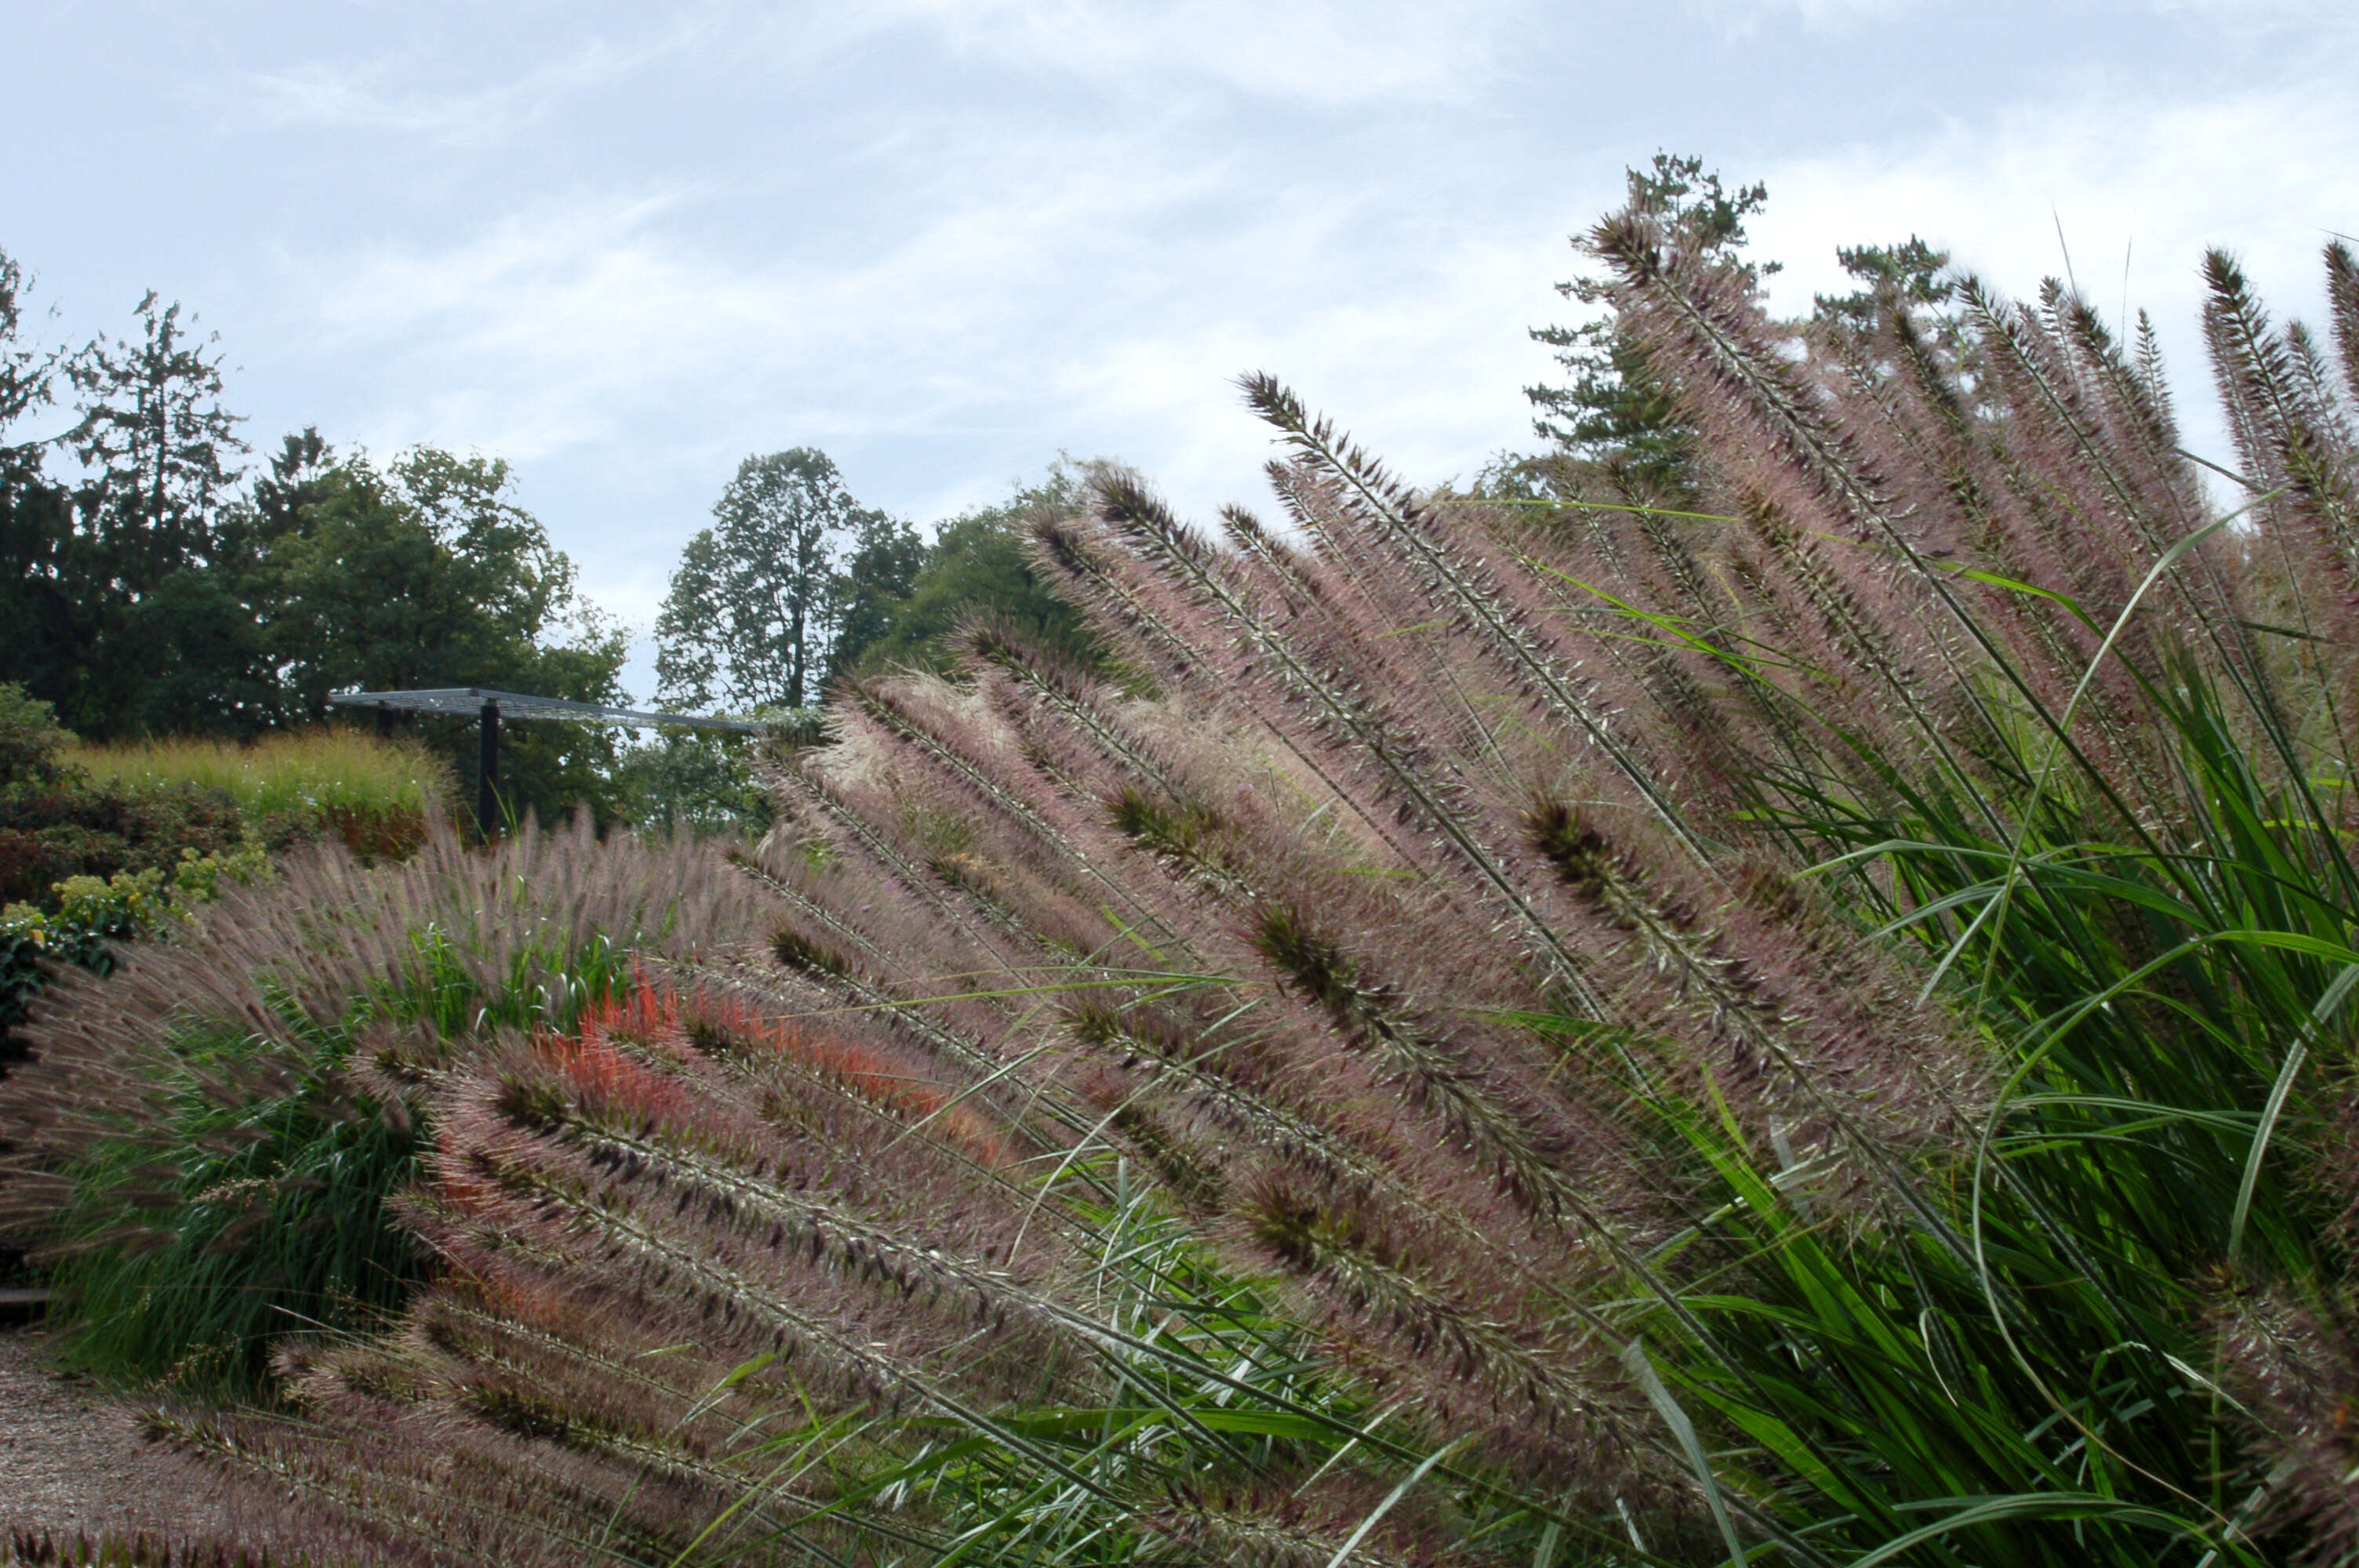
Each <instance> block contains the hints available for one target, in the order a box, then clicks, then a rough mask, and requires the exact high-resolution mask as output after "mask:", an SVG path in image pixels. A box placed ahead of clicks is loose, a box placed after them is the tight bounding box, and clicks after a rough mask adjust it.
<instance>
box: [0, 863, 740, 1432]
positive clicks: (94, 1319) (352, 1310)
mask: <svg viewBox="0 0 2359 1568" xmlns="http://www.w3.org/2000/svg"><path fill="white" fill-rule="evenodd" d="M716 881H717V879H715V878H714V877H713V876H712V873H711V871H710V869H709V868H707V867H705V866H703V865H702V863H701V861H700V860H697V859H696V858H695V857H693V856H692V855H690V854H689V853H686V852H683V851H676V850H670V849H663V848H660V847H656V846H642V845H639V844H636V843H635V842H632V841H630V840H627V839H617V840H615V841H614V843H613V844H611V845H602V844H600V843H599V842H598V840H597V838H596V837H595V835H594V833H592V830H591V827H590V826H589V824H588V822H587V821H586V820H584V821H582V822H580V823H577V824H576V825H574V826H573V827H571V828H568V829H566V830H564V831H562V832H560V833H557V834H542V833H539V832H537V831H531V830H527V831H526V832H524V833H522V834H519V835H517V836H516V838H512V839H510V840H508V841H506V842H505V843H503V844H502V845H500V846H499V847H498V848H497V849H495V850H493V851H490V852H476V851H473V850H471V849H468V848H467V847H466V846H465V845H464V844H462V841H461V840H460V839H459V838H457V837H456V835H455V834H454V832H453V831H452V830H451V828H450V827H447V826H443V825H439V824H438V826H437V827H436V828H435V830H434V832H433V834H432V836H431V837H430V838H429V839H428V841H427V842H426V844H425V845H424V846H423V847H422V849H420V850H419V853H417V854H416V855H415V856H413V857H412V858H411V859H410V860H408V861H406V862H403V863H400V864H397V865H390V866H381V867H379V868H376V869H375V870H371V869H368V868H365V867H363V866H361V865H360V864H358V863H357V862H356V861H355V860H353V857H352V856H351V855H350V854H349V853H347V852H345V851H344V850H343V849H342V848H341V846H337V845H333V844H328V845H319V846H314V847H312V848H311V849H308V850H304V851H299V852H298V853H297V854H296V855H295V856H294V857H292V858H291V859H290V860H288V862H287V863H286V864H285V866H284V867H283V868H282V871H281V874H279V875H278V876H277V877H274V878H272V879H270V880H268V881H260V882H257V883H255V884H254V885H251V886H233V887H227V888H225V889H224V890H223V896H222V898H221V900H220V901H219V902H218V903H212V904H210V905H207V906H205V907H203V908H202V909H201V910H199V911H197V912H196V913H195V914H193V915H192V916H190V917H189V919H188V921H187V923H186V924H185V925H183V926H182V928H180V929H178V930H176V931H175V932H174V933H173V935H172V938H171V940H169V941H168V942H162V943H155V944H141V945H139V946H135V947H130V948H126V949H124V950H122V951H120V952H118V953H117V955H116V966H117V972H116V973H115V974H114V975H113V976H112V977H111V978H108V979H103V980H102V979H99V978H98V977H96V976H93V975H89V974H82V973H71V972H70V973H69V974H68V975H67V976H66V977H65V978H63V979H60V982H59V983H58V985H57V986H56V987H54V988H53V989H52V991H51V992H50V994H49V996H48V997H46V998H44V999H43V1000H41V1001H39V1002H38V1003H37V1004H36V1012H37V1017H38V1023H37V1025H36V1027H34V1028H33V1029H32V1030H31V1031H29V1032H28V1033H29V1034H30V1036H31V1044H32V1046H33V1053H34V1060H33V1061H32V1062H31V1063H30V1064H29V1065H22V1066H19V1067H17V1068H16V1070H15V1071H14V1072H13V1073H12V1074H11V1076H9V1078H8V1079H7V1080H6V1081H5V1083H0V1138H5V1140H6V1141H7V1143H8V1144H9V1145H11V1146H12V1147H10V1148H9V1149H8V1150H7V1151H6V1152H5V1153H0V1239H5V1241H7V1242H10V1243H13V1244H15V1245H18V1246H28V1247H30V1248H31V1249H32V1255H33V1259H34V1260H35V1262H36V1263H38V1264H42V1265H45V1266H46V1267H47V1269H48V1271H49V1275H50V1279H51V1282H52V1284H53V1285H54V1286H55V1287H56V1288H57V1290H58V1292H59V1293H60V1298H61V1304H60V1308H59V1311H58V1314H57V1315H58V1316H59V1317H60V1319H62V1320H63V1325H64V1327H65V1330H66V1349H67V1353H68V1355H69V1356H70V1357H71V1358H72V1359H74V1360H75V1361H77V1362H79V1363H80V1364H82V1365H83V1366H86V1367H88V1368H92V1369H93V1370H96V1371H99V1372H102V1373H105V1374H108V1375H110V1376H112V1377H114V1378H116V1379H137V1380H142V1381H153V1380H162V1381H164V1382H167V1383H168V1384H171V1385H173V1386H176V1387H179V1388H181V1389H184V1390H205V1391H227V1392H230V1393H237V1394H254V1393H257V1392H262V1391H265V1389H264V1382H263V1379H264V1374H265V1373H266V1367H267V1362H268V1358H269V1355H270V1350H271V1346H272V1345H273V1344H274V1342H275V1341H277V1339H279V1338H280V1337H282V1336H286V1335H287V1334H288V1333H291V1332H302V1331H318V1330H322V1329H336V1328H347V1329H349V1328H357V1327H362V1326H365V1325H370V1324H373V1323H375V1322H376V1321H378V1320H379V1319H381V1318H382V1317H383V1316H384V1315H385V1314H388V1313H390V1312H392V1311H394V1310H396V1309H397V1308H399V1307H400V1306H401V1305H402V1304H403V1303H404V1302H405V1301H406V1300H407V1298H408V1293H409V1292H411V1291H412V1290H414V1289H415V1288H416V1287H417V1286H418V1285H419V1282H420V1281H422V1280H423V1279H424V1278H425V1277H426V1269H425V1264H426V1255H425V1254H424V1252H422V1251H421V1249H419V1246H418V1244H417V1241H416V1239H415V1238H413V1237H412V1236H411V1235H410V1234H409V1233H408V1231H406V1230H405V1229H403V1228H402V1227H399V1226H397V1224H395V1223H394V1220H393V1217H392V1216H391V1214H390V1212H389V1211H388V1210H387V1208H386V1204H387V1202H388V1200H389V1199H390V1198H392V1197H393V1196H394V1195H396V1194H397V1193H399V1192H400V1191H402V1190H403V1189H405V1188H406V1187H407V1186H408V1184H410V1182H411V1181H412V1179H413V1178H414V1175H415V1170H416V1164H417V1160H418V1156H419V1151H420V1149H421V1147H422V1144H423V1141H424V1140H426V1139H427V1138H428V1137H429V1136H430V1123H429V1122H423V1121H421V1116H420V1108H419V1104H418V1103H417V1102H418V1101H419V1097H420V1093H421V1086H422V1085H423V1084H425V1083H427V1082H429V1081H431V1080H432V1078H433V1077H434V1076H435V1075H436V1074H437V1073H439V1072H440V1071H442V1070H443V1069H444V1068H445V1067H446V1066H447V1065H448V1064H449V1062H450V1061H451V1059H453V1058H454V1057H455V1056H456V1055H457V1054H459V1053H460V1052H462V1050H463V1049H464V1048H465V1044H466V1043H467V1042H469V1041H471V1040H473V1039H475V1038H477V1037H480V1036H483V1035H485V1034H488V1033H493V1032H496V1031H501V1030H521V1029H530V1028H535V1027H551V1026H554V1027H564V1026H567V1025H570V1024H571V1021H572V1020H573V1019H574V1018H575V1017H576V1016H577V1015H579V1014H580V1013H581V1012H582V1011H583V1010H584V1009H594V1008H596V1007H597V1006H599V1005H601V1004H602V1003H603V1001H604V1000H605V999H606V998H608V997H609V996H612V995H614V994H616V993H618V992H619V991H621V990H623V989H625V988H626V987H627V985H628V983H629V979H630V976H631V966H632V965H633V964H634V963H635V962H636V961H637V959H638V957H639V956H640V955H641V954H642V953H643V952H654V951H663V950H669V945H679V944H687V943H690V940H691V939H690V937H688V936H687V935H685V934H684V928H685V927H695V928H700V929H701V928H709V927H711V926H712V925H722V926H724V927H725V926H727V925H731V924H733V917H734V920H744V919H746V918H750V917H751V911H752V909H753V908H754V907H756V906H754V905H752V904H751V903H748V902H747V901H746V900H745V899H743V898H742V897H741V898H737V899H736V900H735V901H734V903H733V902H732V901H731V895H732V893H733V892H734V890H732V889H731V888H730V887H729V886H728V885H727V884H725V883H722V884H719V886H718V887H717V888H716ZM716 898H718V899H719V900H720V903H719V905H718V907H717V909H716V907H715V904H714V900H715V899H716Z"/></svg>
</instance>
